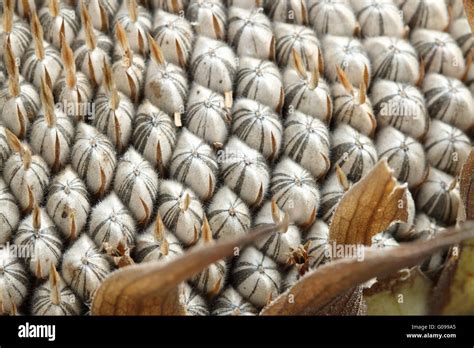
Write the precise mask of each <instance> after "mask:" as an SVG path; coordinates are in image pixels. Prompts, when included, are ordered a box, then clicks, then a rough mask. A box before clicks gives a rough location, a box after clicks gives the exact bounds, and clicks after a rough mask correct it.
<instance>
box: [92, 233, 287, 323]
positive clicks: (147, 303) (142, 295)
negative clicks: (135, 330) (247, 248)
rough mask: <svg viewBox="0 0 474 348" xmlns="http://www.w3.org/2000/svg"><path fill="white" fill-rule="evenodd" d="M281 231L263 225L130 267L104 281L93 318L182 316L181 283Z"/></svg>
mask: <svg viewBox="0 0 474 348" xmlns="http://www.w3.org/2000/svg"><path fill="white" fill-rule="evenodd" d="M280 228H282V226H280V225H264V226H261V227H258V228H255V229H253V230H251V231H250V232H249V234H247V235H245V236H243V237H240V238H236V239H233V240H230V241H227V242H220V243H216V244H213V245H210V246H197V247H194V248H192V249H191V250H189V251H188V252H187V253H185V254H183V255H182V256H181V257H178V258H176V259H174V260H172V261H170V262H166V263H145V264H140V265H137V264H135V265H131V266H128V267H125V268H122V269H120V270H118V271H116V272H114V273H112V274H111V275H110V276H109V277H108V278H107V279H105V280H104V282H103V283H102V285H101V286H100V287H99V289H98V290H97V292H96V294H95V296H94V299H93V301H92V310H91V312H92V314H93V315H183V314H185V309H184V307H183V306H182V304H181V303H180V301H179V299H180V295H179V294H180V291H179V288H180V284H181V283H182V282H184V281H186V280H188V279H190V278H191V277H192V276H193V275H195V274H198V273H199V272H201V271H202V270H203V269H205V268H207V267H208V266H209V265H211V264H212V263H214V262H216V261H218V260H220V259H223V258H225V257H227V256H229V255H232V253H233V252H234V251H235V248H237V247H241V246H243V245H247V244H249V243H251V242H253V241H254V240H255V239H257V238H259V237H260V238H261V237H264V236H266V235H269V234H271V233H273V232H275V231H277V230H279V229H280Z"/></svg>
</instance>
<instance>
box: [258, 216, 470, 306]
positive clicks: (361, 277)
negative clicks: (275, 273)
mask: <svg viewBox="0 0 474 348" xmlns="http://www.w3.org/2000/svg"><path fill="white" fill-rule="evenodd" d="M472 237H474V223H472V222H469V223H465V224H464V225H463V226H461V227H459V228H450V229H448V230H446V231H443V232H440V233H439V234H438V236H437V237H436V238H433V239H431V240H428V241H419V242H414V243H409V244H405V245H401V246H400V247H398V248H393V249H388V250H387V249H385V250H380V249H378V250H366V252H365V257H364V260H363V261H359V260H357V259H356V258H351V259H348V258H346V259H339V260H336V261H333V262H330V263H327V264H325V265H323V266H321V267H320V268H318V269H316V270H314V271H312V272H310V273H307V274H306V275H305V276H304V277H303V278H302V279H301V280H300V281H299V282H297V283H296V284H295V285H293V286H292V287H291V288H290V289H288V290H287V291H286V292H284V293H283V294H281V295H280V296H278V297H277V298H276V299H275V300H274V301H273V302H272V303H270V304H269V305H268V306H267V307H265V308H264V309H263V310H262V312H261V314H262V315H314V314H318V312H319V311H321V310H322V309H324V308H325V307H327V305H328V304H330V303H331V301H333V299H334V298H336V297H337V296H341V295H343V294H345V293H346V292H347V291H349V290H351V289H354V287H356V286H358V285H360V284H362V283H364V282H366V281H368V280H370V279H372V278H374V277H387V276H390V275H392V274H393V273H395V272H397V271H398V270H400V269H403V268H408V267H412V266H415V265H418V264H420V263H421V262H422V261H423V260H424V259H426V258H427V257H429V256H430V255H432V254H433V253H435V252H436V251H438V250H440V249H443V248H445V247H446V246H449V245H452V244H456V243H459V242H460V241H462V240H465V239H467V238H472Z"/></svg>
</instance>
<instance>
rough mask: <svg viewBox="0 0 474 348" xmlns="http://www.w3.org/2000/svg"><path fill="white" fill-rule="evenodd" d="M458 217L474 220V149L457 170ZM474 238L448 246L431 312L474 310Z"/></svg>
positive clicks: (458, 312) (473, 311)
mask: <svg viewBox="0 0 474 348" xmlns="http://www.w3.org/2000/svg"><path fill="white" fill-rule="evenodd" d="M460 190H461V199H462V201H463V203H464V204H463V205H464V209H462V208H460V211H461V212H460V214H459V217H460V219H459V220H460V221H463V220H465V219H468V220H474V150H472V151H471V153H470V154H469V157H468V158H467V160H466V162H465V163H464V165H463V167H462V170H461V174H460ZM473 264H474V240H473V239H470V240H466V241H465V242H464V243H462V245H460V246H458V247H455V248H453V249H452V250H451V252H450V256H449V258H448V261H447V263H446V265H445V267H444V269H443V271H442V273H441V276H440V278H439V280H438V283H437V284H436V287H435V288H434V290H433V301H432V303H431V313H432V314H472V313H474V274H473V271H472V265H473Z"/></svg>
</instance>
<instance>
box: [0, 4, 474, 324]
mask: <svg viewBox="0 0 474 348" xmlns="http://www.w3.org/2000/svg"><path fill="white" fill-rule="evenodd" d="M375 19H376V20H375ZM0 38H1V42H2V44H1V45H0V55H1V58H2V59H1V64H0V82H1V88H0V108H1V118H0V172H1V174H2V175H1V178H0V245H1V246H2V248H1V249H0V294H1V296H0V303H1V307H0V310H1V311H2V312H3V313H6V314H18V313H25V314H36V315H78V314H87V313H88V312H89V309H88V307H89V306H90V303H91V300H92V298H93V296H94V292H95V291H96V290H97V288H98V287H99V286H100V284H101V282H102V280H103V279H104V278H105V277H106V276H107V275H108V274H110V273H111V272H112V271H113V270H114V269H116V268H119V267H124V266H127V265H129V264H131V263H133V262H137V263H140V262H165V261H167V260H170V259H172V258H173V257H176V256H177V255H180V254H182V253H183V251H184V250H186V249H187V248H189V247H191V246H194V245H198V246H199V245H210V244H212V243H215V241H216V240H225V239H229V238H233V237H236V236H242V235H244V234H245V233H247V231H248V230H249V228H251V227H254V226H260V225H263V224H268V223H283V225H284V226H285V228H283V230H282V231H279V232H275V233H273V234H272V235H271V236H269V237H266V238H263V239H261V240H258V241H257V242H256V243H254V245H253V246H251V247H248V248H246V249H243V250H239V251H238V253H236V254H235V256H234V258H232V259H228V260H221V261H219V262H216V263H215V264H212V265H211V266H209V267H208V268H207V269H205V270H203V271H202V272H201V273H200V274H198V275H196V276H195V277H194V278H193V279H191V280H190V282H189V284H183V287H182V290H181V291H182V293H181V296H180V301H181V303H182V304H183V305H184V307H185V309H186V312H187V314H189V315H207V314H213V315H254V314H256V313H258V309H260V308H262V307H263V306H265V305H266V304H267V303H268V302H269V301H271V300H272V299H274V298H275V297H276V296H278V294H279V293H281V292H282V291H284V290H285V289H287V288H288V287H290V286H291V285H292V284H294V282H296V281H297V280H298V279H299V278H300V277H301V276H303V275H304V274H305V273H306V272H307V271H308V270H310V269H314V268H316V267H318V266H319V265H321V264H324V263H326V262H329V261H330V258H331V257H330V256H331V255H330V247H331V245H330V241H329V236H328V235H329V225H330V223H331V219H332V215H333V213H334V211H335V209H336V207H337V205H338V203H339V201H340V200H341V198H342V196H343V195H344V194H345V192H347V191H348V190H349V189H350V187H351V185H353V184H355V183H356V182H358V181H359V180H360V179H361V178H363V177H364V175H366V174H367V173H368V172H369V171H370V169H371V168H373V166H374V165H375V164H376V163H377V161H378V160H379V159H381V158H386V159H387V160H388V163H389V165H390V166H391V167H392V168H393V170H394V175H395V176H396V177H397V179H398V180H399V181H400V182H402V183H406V184H407V186H408V188H409V190H408V192H407V197H406V202H407V204H408V207H407V208H408V211H409V218H408V221H407V222H406V223H398V224H395V225H392V226H391V227H390V228H389V229H388V230H387V231H384V232H383V233H381V234H379V235H377V236H375V237H374V240H373V245H374V247H394V246H396V245H397V243H398V242H400V241H412V240H416V239H429V238H432V237H433V236H434V235H435V234H436V233H437V232H438V231H439V230H440V229H441V228H442V227H443V226H449V225H452V224H453V223H454V222H455V219H456V213H457V208H458V206H459V205H460V197H459V189H458V185H457V179H456V176H457V175H458V174H459V171H460V169H461V165H462V163H463V161H464V160H465V159H466V157H467V155H468V153H469V151H470V149H471V148H472V135H473V132H474V103H473V96H472V93H474V64H472V60H473V57H474V50H473V46H474V39H473V37H472V36H471V32H470V27H469V23H468V21H467V19H466V17H465V14H464V10H463V7H462V1H461V0H446V1H444V0H429V1H428V0H370V1H369V0H362V1H360V0H353V1H350V0H291V1H289V0H272V1H265V0H228V1H224V0H187V1H184V0H151V1H139V0H123V1H119V0H111V1H102V0H89V1H77V0H68V1H58V0H49V1H41V0H40V1H17V2H14V1H13V0H3V8H2V22H1V26H0ZM12 247H14V248H12ZM12 250H15V252H11V251H12ZM444 259H445V253H443V252H442V253H439V254H437V255H435V256H434V257H432V258H431V259H430V260H428V261H427V262H425V263H424V264H423V265H422V269H423V270H424V271H426V272H427V273H428V274H433V273H435V272H436V271H437V270H439V269H440V267H441V266H442V264H443V262H444Z"/></svg>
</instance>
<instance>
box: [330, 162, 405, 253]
mask: <svg viewBox="0 0 474 348" xmlns="http://www.w3.org/2000/svg"><path fill="white" fill-rule="evenodd" d="M406 190H407V187H406V185H398V184H397V181H396V180H395V178H394V177H393V175H392V170H391V169H390V168H389V166H388V164H387V161H386V160H381V161H379V163H377V165H376V166H375V167H374V168H373V169H372V170H371V171H370V172H369V173H368V174H367V175H366V176H365V177H364V178H362V179H361V180H360V181H359V182H358V183H357V184H355V185H354V186H353V187H352V188H351V189H350V191H348V192H347V193H346V194H345V195H344V196H343V198H342V199H341V202H340V203H339V205H338V206H337V208H336V211H335V212H334V217H333V220H332V223H331V226H330V228H329V240H330V241H333V242H335V243H336V244H343V245H347V244H351V245H353V244H363V245H367V246H370V245H371V244H372V237H373V236H375V235H376V234H377V233H379V232H382V231H384V230H386V229H387V228H388V227H389V226H390V225H391V224H392V223H393V222H396V221H402V222H406V221H407V218H408V211H407V202H406V198H405V197H406Z"/></svg>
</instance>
